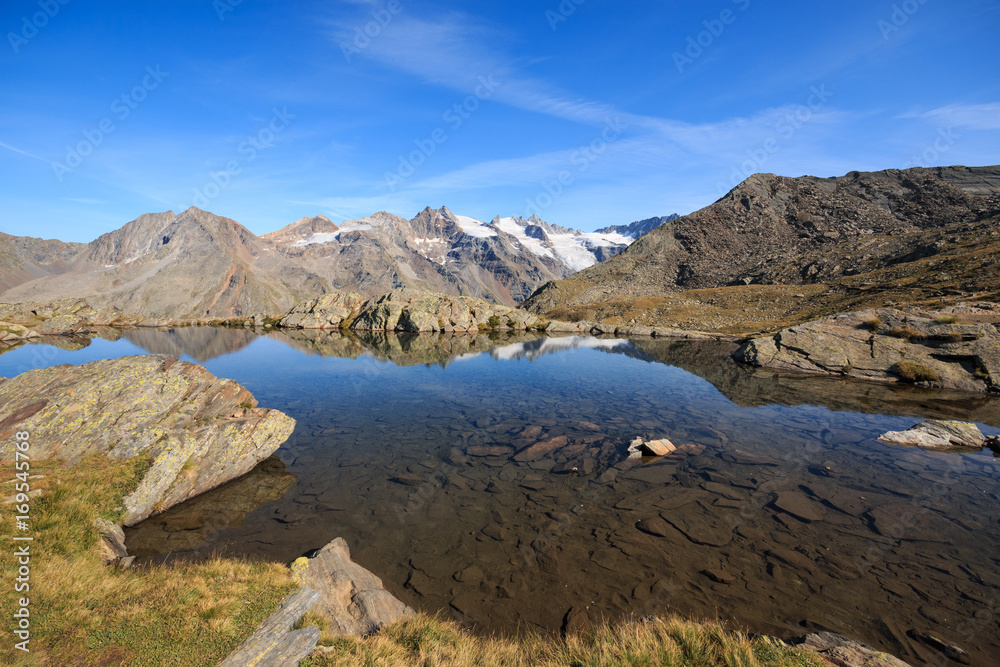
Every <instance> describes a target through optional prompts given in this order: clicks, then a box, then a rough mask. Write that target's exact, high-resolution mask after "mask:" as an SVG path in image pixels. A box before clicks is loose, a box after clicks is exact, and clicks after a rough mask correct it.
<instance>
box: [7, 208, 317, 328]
mask: <svg viewBox="0 0 1000 667" xmlns="http://www.w3.org/2000/svg"><path fill="white" fill-rule="evenodd" d="M281 263H282V262H281V258H280V257H279V256H278V254H277V253H276V252H275V251H274V250H272V249H271V248H269V247H268V245H267V244H266V243H265V242H263V241H261V239H260V238H258V237H257V236H256V235H254V234H253V233H251V232H250V231H249V230H248V229H246V228H245V227H243V226H242V225H240V224H239V223H237V222H235V221H233V220H230V219H228V218H221V217H219V216H215V215H212V214H211V213H206V212H205V211H201V210H199V209H197V208H193V207H192V208H190V209H188V210H187V211H184V212H183V213H181V214H179V215H174V214H173V213H172V212H170V211H168V212H166V213H151V214H146V215H143V216H140V217H139V218H137V219H135V220H133V221H132V222H130V223H128V224H126V225H125V226H124V227H122V228H120V229H117V230H115V231H113V232H110V233H108V234H104V235H103V236H101V237H100V238H98V239H96V240H95V241H92V242H91V243H89V244H87V246H86V247H85V249H84V250H83V251H82V252H81V253H79V254H78V255H77V256H76V257H75V259H74V260H73V261H72V262H71V263H70V264H69V265H68V266H67V267H66V270H65V271H64V272H61V273H59V274H57V275H49V276H46V277H43V278H39V279H36V280H32V281H29V282H25V283H23V284H21V285H18V286H16V287H14V288H13V289H10V290H7V291H6V292H4V293H3V295H2V298H3V299H4V300H6V301H33V300H34V301H49V300H55V299H61V298H68V297H80V298H85V299H87V300H88V301H90V302H91V303H92V304H95V305H98V306H103V305H113V306H115V307H117V308H119V309H121V310H123V311H124V312H127V313H130V314H140V315H143V316H145V317H173V318H185V317H206V316H211V317H239V316H246V315H248V314H252V313H254V312H257V311H259V310H265V311H271V310H274V311H280V310H281V309H282V308H288V307H291V305H293V304H294V303H296V300H297V298H298V296H300V295H302V294H304V292H305V290H304V289H303V287H304V286H303V285H302V283H304V282H306V281H307V278H308V276H306V275H304V272H299V273H297V274H296V275H295V276H294V277H295V278H296V280H294V281H286V280H283V279H282V278H281V277H280V273H279V272H278V271H277V270H276V269H279V268H280V265H281ZM300 293H302V294H300Z"/></svg>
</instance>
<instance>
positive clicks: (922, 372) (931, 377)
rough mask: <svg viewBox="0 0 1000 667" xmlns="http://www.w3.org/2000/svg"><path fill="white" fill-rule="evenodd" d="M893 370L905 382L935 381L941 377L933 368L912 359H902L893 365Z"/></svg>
mask: <svg viewBox="0 0 1000 667" xmlns="http://www.w3.org/2000/svg"><path fill="white" fill-rule="evenodd" d="M892 370H893V372H894V373H895V374H896V375H898V376H899V379H901V380H902V381H903V382H909V383H911V384H913V383H916V382H935V381H937V380H940V379H941V376H940V375H938V373H937V371H935V370H934V369H933V368H928V367H927V366H924V365H923V364H915V363H913V362H911V361H900V362H899V363H898V364H896V365H895V366H893V369H892Z"/></svg>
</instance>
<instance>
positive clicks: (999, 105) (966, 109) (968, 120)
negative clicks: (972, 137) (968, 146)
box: [900, 102, 1000, 130]
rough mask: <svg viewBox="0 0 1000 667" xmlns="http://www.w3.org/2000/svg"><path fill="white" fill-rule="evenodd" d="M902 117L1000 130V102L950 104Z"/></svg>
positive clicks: (977, 128) (970, 127)
mask: <svg viewBox="0 0 1000 667" xmlns="http://www.w3.org/2000/svg"><path fill="white" fill-rule="evenodd" d="M900 118H927V119H930V120H933V121H934V122H935V123H938V124H940V125H954V126H956V127H965V128H968V129H970V130H1000V102H991V103H989V104H949V105H948V106H944V107H939V108H937V109H931V110H930V111H925V112H923V113H916V112H911V113H907V114H903V115H902V116H900Z"/></svg>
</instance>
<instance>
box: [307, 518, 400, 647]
mask: <svg viewBox="0 0 1000 667" xmlns="http://www.w3.org/2000/svg"><path fill="white" fill-rule="evenodd" d="M292 571H293V572H294V573H295V578H296V580H297V581H298V582H299V583H300V584H301V585H302V586H304V587H307V588H311V589H313V590H317V591H320V592H321V597H320V599H319V601H318V603H317V609H316V610H317V611H318V612H319V613H321V614H323V616H325V617H326V619H327V620H328V621H329V623H330V631H331V632H333V633H334V634H342V635H362V636H364V635H370V634H372V633H374V632H377V631H378V630H379V629H380V628H381V627H382V626H384V625H387V624H389V623H392V622H394V621H396V620H398V619H401V618H405V617H407V616H413V615H414V613H415V612H414V611H413V609H411V608H410V607H408V606H406V605H405V604H403V603H402V602H400V601H399V600H397V599H396V598H395V597H394V596H393V595H392V593H390V592H389V591H387V590H385V586H383V585H382V580H381V579H379V578H378V577H376V576H375V575H374V574H372V573H371V572H369V571H368V570H366V569H365V568H363V567H361V566H360V565H358V564H357V563H355V562H354V561H352V560H351V552H350V550H349V549H348V548H347V542H345V541H344V540H343V538H340V537H338V538H337V539H335V540H333V541H332V542H330V543H329V544H327V545H326V546H325V547H323V548H322V549H320V551H319V552H318V553H317V554H316V555H315V556H313V557H312V558H305V557H303V558H299V559H297V560H296V561H295V562H294V563H292Z"/></svg>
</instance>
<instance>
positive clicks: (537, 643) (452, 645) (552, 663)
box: [302, 615, 825, 667]
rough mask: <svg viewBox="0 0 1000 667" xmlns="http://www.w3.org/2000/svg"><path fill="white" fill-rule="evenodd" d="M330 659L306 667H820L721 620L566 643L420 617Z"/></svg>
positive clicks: (328, 641)
mask: <svg viewBox="0 0 1000 667" xmlns="http://www.w3.org/2000/svg"><path fill="white" fill-rule="evenodd" d="M320 644H321V645H325V646H324V648H322V650H323V651H324V652H325V655H324V656H322V657H316V658H311V659H309V660H307V661H304V662H303V663H302V665H303V667H349V666H350V667H355V666H358V665H365V666H370V667H376V666H377V667H411V666H412V667H432V666H434V667H438V666H439V667H465V666H469V667H471V666H473V665H475V666H481V667H535V666H544V667H556V666H560V667H563V666H564V667H587V666H593V667H598V666H602V667H603V666H612V665H613V666H616V667H617V666H621V667H626V666H628V667H652V666H653V665H671V666H676V667H708V666H711V667H822V666H823V665H824V664H825V663H823V662H822V661H820V660H819V659H818V658H816V657H815V656H813V655H812V654H809V653H806V652H804V651H799V650H797V649H793V648H789V647H787V646H783V645H781V644H779V643H777V642H774V641H772V640H769V639H766V638H754V639H751V638H750V637H748V636H747V635H745V634H743V633H740V632H734V631H731V630H727V629H725V628H724V627H723V626H722V625H721V624H719V623H715V622H703V623H696V622H694V621H688V620H684V619H680V618H676V617H667V618H657V619H650V620H635V621H627V622H621V623H617V624H615V625H613V626H604V627H601V628H598V629H596V630H595V631H594V632H593V633H592V634H588V635H581V636H571V637H568V638H566V639H561V638H558V637H553V636H544V635H527V636H521V637H518V638H515V639H508V638H496V637H493V638H491V637H479V636H475V635H472V634H470V633H468V632H466V631H464V630H462V629H461V628H459V627H458V626H456V625H455V624H453V623H450V622H446V621H442V620H439V619H436V618H430V617H428V616H426V615H420V616H418V617H416V618H414V619H412V620H407V621H402V622H399V623H396V624H394V625H391V626H388V627H386V628H383V629H382V631H381V632H380V633H379V634H378V635H376V636H374V637H369V638H367V639H361V638H353V637H352V638H330V637H327V636H324V637H323V638H322V639H321V640H320Z"/></svg>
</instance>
